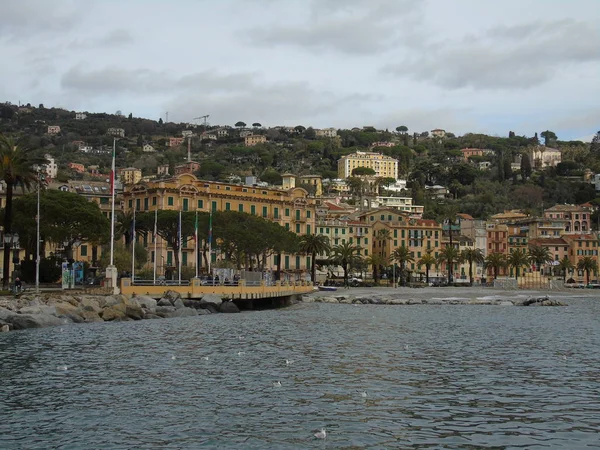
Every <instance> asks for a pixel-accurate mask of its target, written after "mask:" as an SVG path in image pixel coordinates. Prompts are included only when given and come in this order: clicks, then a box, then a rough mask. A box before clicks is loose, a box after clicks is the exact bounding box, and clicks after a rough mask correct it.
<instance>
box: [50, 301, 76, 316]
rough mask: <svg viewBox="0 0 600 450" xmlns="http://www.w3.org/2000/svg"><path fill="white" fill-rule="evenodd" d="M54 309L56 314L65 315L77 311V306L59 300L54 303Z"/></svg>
mask: <svg viewBox="0 0 600 450" xmlns="http://www.w3.org/2000/svg"><path fill="white" fill-rule="evenodd" d="M54 309H55V310H56V315H58V316H61V315H67V314H73V313H75V311H77V307H76V306H73V305H72V304H71V303H67V302H59V303H55V304H54Z"/></svg>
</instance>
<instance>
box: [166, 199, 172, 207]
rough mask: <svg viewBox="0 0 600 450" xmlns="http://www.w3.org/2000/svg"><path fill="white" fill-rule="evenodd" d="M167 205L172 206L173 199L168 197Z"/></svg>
mask: <svg viewBox="0 0 600 450" xmlns="http://www.w3.org/2000/svg"><path fill="white" fill-rule="evenodd" d="M167 205H169V206H173V197H168V198H167Z"/></svg>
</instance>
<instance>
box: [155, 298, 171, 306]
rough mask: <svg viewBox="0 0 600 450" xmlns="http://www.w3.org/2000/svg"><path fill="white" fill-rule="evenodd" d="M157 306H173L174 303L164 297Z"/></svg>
mask: <svg viewBox="0 0 600 450" xmlns="http://www.w3.org/2000/svg"><path fill="white" fill-rule="evenodd" d="M157 306H173V303H172V302H171V300H169V299H168V298H166V297H163V298H161V299H160V300H159V301H158V303H157Z"/></svg>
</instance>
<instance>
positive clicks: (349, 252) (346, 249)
mask: <svg viewBox="0 0 600 450" xmlns="http://www.w3.org/2000/svg"><path fill="white" fill-rule="evenodd" d="M332 250H333V260H334V261H336V262H337V263H338V264H339V265H340V266H342V269H343V270H344V286H347V285H348V267H349V266H350V264H352V261H353V260H354V259H355V258H357V257H358V256H359V254H360V250H361V248H360V247H359V246H357V245H352V244H350V243H349V242H344V243H343V244H340V245H335V246H334V247H333V249H332Z"/></svg>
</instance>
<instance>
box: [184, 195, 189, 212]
mask: <svg viewBox="0 0 600 450" xmlns="http://www.w3.org/2000/svg"><path fill="white" fill-rule="evenodd" d="M189 202H190V201H189V200H188V199H187V198H184V199H183V210H184V211H187V210H188V209H189Z"/></svg>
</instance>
